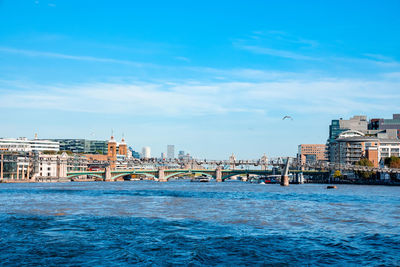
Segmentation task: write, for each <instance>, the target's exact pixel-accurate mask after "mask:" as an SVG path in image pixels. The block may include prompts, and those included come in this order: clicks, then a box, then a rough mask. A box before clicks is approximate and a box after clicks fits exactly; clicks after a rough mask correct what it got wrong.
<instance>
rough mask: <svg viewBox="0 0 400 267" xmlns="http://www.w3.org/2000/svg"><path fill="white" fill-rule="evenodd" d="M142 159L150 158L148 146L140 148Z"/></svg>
mask: <svg viewBox="0 0 400 267" xmlns="http://www.w3.org/2000/svg"><path fill="white" fill-rule="evenodd" d="M142 158H144V159H149V158H151V149H150V147H148V146H145V147H143V148H142Z"/></svg>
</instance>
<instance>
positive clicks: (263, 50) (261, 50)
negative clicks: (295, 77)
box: [235, 43, 319, 60]
mask: <svg viewBox="0 0 400 267" xmlns="http://www.w3.org/2000/svg"><path fill="white" fill-rule="evenodd" d="M235 46H236V47H238V48H239V49H242V50H246V51H249V52H252V53H255V54H262V55H269V56H274V57H283V58H290V59H296V60H319V59H318V58H315V57H310V56H305V55H302V54H298V53H295V52H291V51H286V50H279V49H272V48H268V47H262V46H257V45H244V44H238V43H236V44H235Z"/></svg>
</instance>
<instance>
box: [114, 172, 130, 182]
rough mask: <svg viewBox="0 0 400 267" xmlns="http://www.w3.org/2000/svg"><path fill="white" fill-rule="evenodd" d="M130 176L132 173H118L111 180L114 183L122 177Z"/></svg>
mask: <svg viewBox="0 0 400 267" xmlns="http://www.w3.org/2000/svg"><path fill="white" fill-rule="evenodd" d="M131 174H133V173H131V172H127V173H120V174H118V175H116V176H113V177H112V178H111V179H112V180H114V181H115V180H116V179H118V178H119V177H124V176H127V175H131Z"/></svg>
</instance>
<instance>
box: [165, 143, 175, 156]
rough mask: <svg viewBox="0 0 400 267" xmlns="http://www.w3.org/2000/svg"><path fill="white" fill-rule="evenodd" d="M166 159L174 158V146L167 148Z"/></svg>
mask: <svg viewBox="0 0 400 267" xmlns="http://www.w3.org/2000/svg"><path fill="white" fill-rule="evenodd" d="M167 158H169V159H174V158H175V146H174V145H168V146H167Z"/></svg>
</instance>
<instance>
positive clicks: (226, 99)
mask: <svg viewBox="0 0 400 267" xmlns="http://www.w3.org/2000/svg"><path fill="white" fill-rule="evenodd" d="M304 2H306V3H304ZM399 13H400V2H399V1H275V3H272V1H196V2H195V1H140V2H139V1H117V0H116V1H99V0H96V1H94V0H93V1H74V0H68V1H67V0H64V1H61V0H37V1H35V0H32V1H31V0H29V1H28V0H26V1H23V0H17V1H16V0H12V1H11V0H0V23H1V24H0V25H1V26H0V114H2V116H1V117H2V123H1V127H0V136H2V137H18V136H26V137H33V135H34V133H38V134H39V137H41V138H75V137H76V138H90V139H93V138H95V139H108V138H109V136H110V134H111V129H114V133H115V136H116V138H117V139H120V138H121V136H122V134H124V135H125V139H126V140H127V142H128V143H129V144H130V145H131V146H133V147H134V148H135V149H136V150H141V148H142V147H143V146H150V147H151V148H152V154H153V155H154V156H159V154H160V153H161V152H163V151H166V145H167V144H175V145H176V148H177V150H181V149H182V150H185V151H187V152H190V153H191V154H193V155H194V156H196V157H201V158H203V157H207V158H215V159H216V158H219V159H222V158H228V156H229V155H230V154H231V153H232V152H234V153H235V154H236V155H237V157H238V158H243V159H244V158H259V157H260V156H261V155H262V154H263V153H266V154H267V155H269V156H283V155H294V154H295V153H296V152H297V145H298V144H301V143H325V142H326V139H327V136H328V125H329V123H330V120H332V119H337V118H340V117H343V118H348V117H350V116H352V115H355V114H366V115H368V117H384V118H390V117H391V115H392V113H396V112H397V113H399V112H400V104H399V103H400V16H399V15H398V14H399ZM285 115H291V116H292V117H293V118H294V120H293V121H289V120H284V121H282V117H283V116H285Z"/></svg>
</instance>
